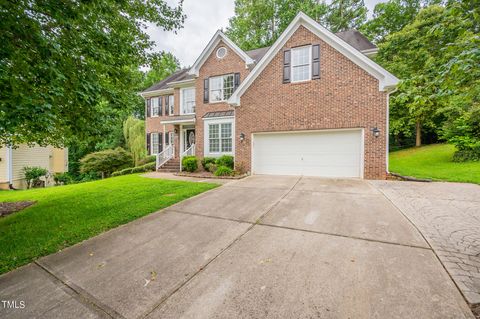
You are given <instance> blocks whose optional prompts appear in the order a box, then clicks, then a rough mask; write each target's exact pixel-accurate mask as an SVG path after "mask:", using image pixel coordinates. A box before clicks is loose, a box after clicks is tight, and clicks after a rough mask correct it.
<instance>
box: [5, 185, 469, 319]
mask: <svg viewBox="0 0 480 319" xmlns="http://www.w3.org/2000/svg"><path fill="white" fill-rule="evenodd" d="M0 297H1V298H0V299H2V300H16V301H17V302H18V301H24V302H25V308H24V309H15V310H12V309H5V308H3V309H2V307H1V304H0V317H2V318H31V317H40V318H54V317H61V318H98V317H104V318H110V317H113V318H263V317H267V318H473V315H472V313H471V311H470V310H469V308H468V306H467V303H466V302H465V301H464V299H463V297H462V296H461V294H460V293H459V291H458V290H457V288H456V286H455V285H454V283H453V282H452V280H451V278H450V277H449V275H448V274H447V272H446V271H445V269H444V268H443V267H442V265H441V263H440V262H439V260H438V259H437V257H436V256H435V254H434V252H433V251H432V250H431V248H430V246H429V245H428V244H427V243H426V242H425V241H424V239H423V237H422V236H421V235H420V233H419V232H418V231H417V229H416V228H415V227H414V226H413V225H412V224H411V223H410V222H409V221H408V220H407V218H405V217H404V215H403V214H402V213H401V212H399V211H398V210H397V208H396V207H395V206H394V205H393V204H392V203H391V202H390V201H389V200H388V199H387V198H386V197H385V195H384V194H383V193H382V192H380V191H379V190H378V189H377V187H375V186H373V185H372V184H371V183H369V182H366V181H360V180H332V179H320V178H306V177H303V178H302V177H282V176H276V177H273V176H253V177H249V178H246V179H243V180H240V181H233V182H230V183H227V184H225V185H224V186H222V187H220V188H217V189H215V190H212V191H209V192H207V193H204V194H201V195H199V196H196V197H194V198H191V199H189V200H186V201H184V202H181V203H179V204H177V205H174V206H171V207H169V208H168V209H165V210H163V211H160V212H158V213H155V214H151V215H149V216H147V217H145V218H142V219H139V220H137V221H134V222H132V223H130V224H127V225H125V226H121V227H119V228H116V229H114V230H111V231H109V232H106V233H104V234H102V235H100V236H97V237H95V238H92V239H90V240H88V241H85V242H83V243H81V244H78V245H75V246H73V247H71V248H68V249H65V250H64V251H62V252H59V253H57V254H54V255H50V256H48V257H45V258H42V259H40V260H38V261H37V262H35V263H32V264H30V265H28V266H25V267H23V268H20V269H18V270H16V271H13V272H11V273H8V274H6V275H3V276H1V277H0Z"/></svg>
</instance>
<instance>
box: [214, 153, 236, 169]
mask: <svg viewBox="0 0 480 319" xmlns="http://www.w3.org/2000/svg"><path fill="white" fill-rule="evenodd" d="M215 163H216V164H217V166H218V167H220V166H225V167H228V168H230V169H231V170H233V163H234V159H233V156H231V155H222V156H220V157H219V158H217V160H216V161H215Z"/></svg>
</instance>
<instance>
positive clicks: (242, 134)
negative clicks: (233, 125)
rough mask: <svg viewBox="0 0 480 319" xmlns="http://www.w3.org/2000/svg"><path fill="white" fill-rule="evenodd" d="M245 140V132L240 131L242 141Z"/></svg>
mask: <svg viewBox="0 0 480 319" xmlns="http://www.w3.org/2000/svg"><path fill="white" fill-rule="evenodd" d="M244 140H245V134H244V133H240V142H243V141H244Z"/></svg>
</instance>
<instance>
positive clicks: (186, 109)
mask: <svg viewBox="0 0 480 319" xmlns="http://www.w3.org/2000/svg"><path fill="white" fill-rule="evenodd" d="M194 113H195V88H186V89H182V112H181V114H194Z"/></svg>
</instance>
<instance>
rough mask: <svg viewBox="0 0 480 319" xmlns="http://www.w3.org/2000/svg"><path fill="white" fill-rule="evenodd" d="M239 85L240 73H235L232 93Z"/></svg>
mask: <svg viewBox="0 0 480 319" xmlns="http://www.w3.org/2000/svg"><path fill="white" fill-rule="evenodd" d="M239 85H240V73H235V76H234V78H233V91H236V90H237V88H238V86H239Z"/></svg>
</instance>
